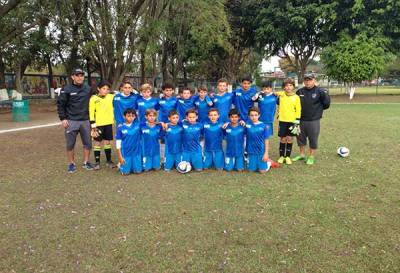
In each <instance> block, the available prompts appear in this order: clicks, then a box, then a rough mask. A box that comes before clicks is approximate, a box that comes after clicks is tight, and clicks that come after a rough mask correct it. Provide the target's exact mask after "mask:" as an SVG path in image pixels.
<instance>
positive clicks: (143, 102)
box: [137, 83, 159, 123]
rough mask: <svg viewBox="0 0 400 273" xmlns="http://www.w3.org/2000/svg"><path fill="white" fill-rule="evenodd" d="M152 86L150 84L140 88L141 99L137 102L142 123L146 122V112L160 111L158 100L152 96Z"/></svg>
mask: <svg viewBox="0 0 400 273" xmlns="http://www.w3.org/2000/svg"><path fill="white" fill-rule="evenodd" d="M151 93H152V91H151V86H150V84H148V83H145V84H142V86H141V87H140V94H141V97H140V98H139V99H138V100H137V108H138V109H137V110H138V117H139V122H140V123H145V122H146V111H147V110H148V109H154V110H158V109H159V104H158V99H157V98H153V97H152V96H151Z"/></svg>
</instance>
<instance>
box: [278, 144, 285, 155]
mask: <svg viewBox="0 0 400 273" xmlns="http://www.w3.org/2000/svg"><path fill="white" fill-rule="evenodd" d="M285 145H286V143H282V142H279V156H284V155H285Z"/></svg>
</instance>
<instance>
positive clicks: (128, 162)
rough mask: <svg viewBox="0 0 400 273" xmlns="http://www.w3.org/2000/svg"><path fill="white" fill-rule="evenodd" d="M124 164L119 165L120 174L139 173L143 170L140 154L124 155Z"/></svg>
mask: <svg viewBox="0 0 400 273" xmlns="http://www.w3.org/2000/svg"><path fill="white" fill-rule="evenodd" d="M124 160H125V164H124V165H121V166H119V171H120V172H121V173H122V174H130V173H141V172H142V171H143V166H142V157H141V156H140V155H135V156H129V157H124Z"/></svg>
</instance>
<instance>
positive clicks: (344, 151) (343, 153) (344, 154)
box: [337, 147, 350, 157]
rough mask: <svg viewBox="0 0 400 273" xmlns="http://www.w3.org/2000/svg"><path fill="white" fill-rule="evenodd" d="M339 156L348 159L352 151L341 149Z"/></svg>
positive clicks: (339, 149)
mask: <svg viewBox="0 0 400 273" xmlns="http://www.w3.org/2000/svg"><path fill="white" fill-rule="evenodd" d="M337 154H338V155H340V156H341V157H348V156H349V154H350V150H349V149H348V148H346V147H339V148H338V149H337Z"/></svg>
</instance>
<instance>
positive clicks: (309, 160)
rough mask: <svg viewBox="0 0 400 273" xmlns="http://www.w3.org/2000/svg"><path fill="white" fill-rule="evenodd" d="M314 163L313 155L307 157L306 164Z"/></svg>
mask: <svg viewBox="0 0 400 273" xmlns="http://www.w3.org/2000/svg"><path fill="white" fill-rule="evenodd" d="M314 163H315V159H314V157H313V156H310V157H309V158H307V161H306V164H307V165H314Z"/></svg>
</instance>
